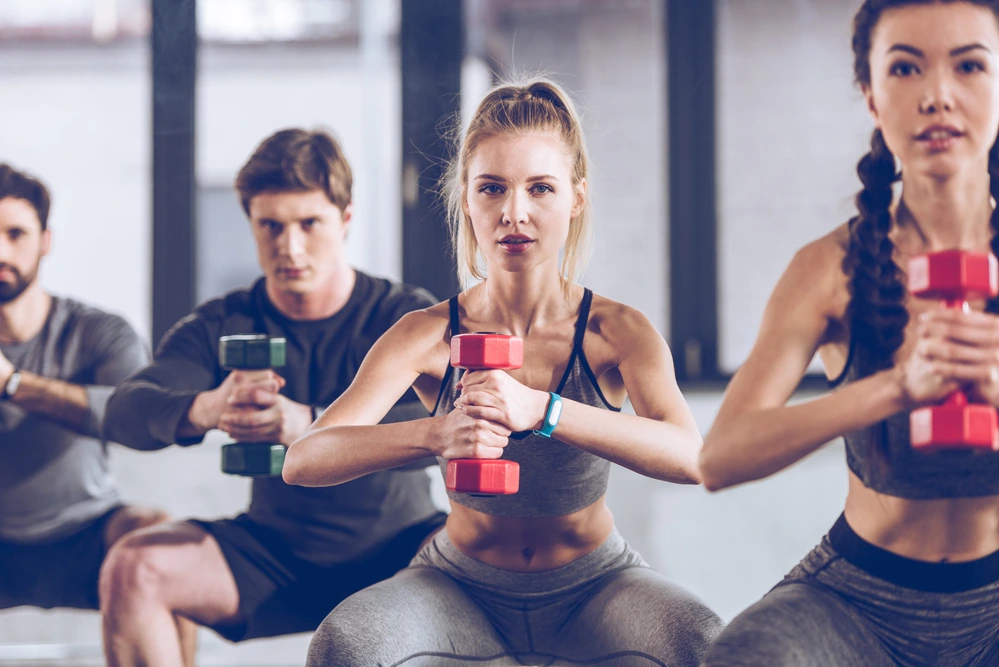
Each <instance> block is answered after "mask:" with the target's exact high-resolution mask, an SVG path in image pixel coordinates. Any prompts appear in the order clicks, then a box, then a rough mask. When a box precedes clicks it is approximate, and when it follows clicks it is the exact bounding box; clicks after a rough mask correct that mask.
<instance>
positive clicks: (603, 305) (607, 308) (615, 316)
mask: <svg viewBox="0 0 999 667" xmlns="http://www.w3.org/2000/svg"><path fill="white" fill-rule="evenodd" d="M587 332H588V333H589V332H592V333H595V334H597V335H598V336H600V337H601V338H603V339H604V340H606V341H608V342H610V343H612V344H614V345H615V346H618V345H628V344H629V343H630V342H632V341H634V340H635V339H636V338H641V337H645V336H658V337H661V334H660V333H659V331H658V329H656V326H655V325H654V324H653V323H652V320H650V319H649V317H648V315H646V314H645V313H643V312H642V311H641V310H639V309H638V308H635V307H634V306H629V305H628V304H625V303H621V302H620V301H615V300H614V299H611V298H608V297H605V296H601V295H599V294H594V295H593V301H592V303H591V305H590V317H589V320H588V322H587Z"/></svg>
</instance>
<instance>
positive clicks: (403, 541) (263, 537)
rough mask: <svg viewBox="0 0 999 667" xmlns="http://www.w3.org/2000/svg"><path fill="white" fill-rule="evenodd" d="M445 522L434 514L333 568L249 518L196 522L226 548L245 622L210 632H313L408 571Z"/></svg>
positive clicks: (243, 636)
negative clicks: (340, 608) (365, 591)
mask: <svg viewBox="0 0 999 667" xmlns="http://www.w3.org/2000/svg"><path fill="white" fill-rule="evenodd" d="M446 518H447V515H446V514H443V513H438V514H435V515H434V516H433V517H431V518H430V519H428V520H426V521H424V522H423V523H418V524H416V525H413V526H410V527H409V528H406V529H405V530H403V531H400V532H399V533H398V534H397V535H396V536H395V537H393V538H392V539H391V540H389V541H388V542H386V543H385V544H384V545H382V547H381V548H380V549H379V550H378V551H376V552H374V553H370V554H367V555H366V556H365V557H364V558H363V559H360V560H356V561H348V562H345V563H337V564H336V565H330V566H320V565H316V564H315V563H310V562H309V561H306V560H303V559H301V558H299V557H298V556H296V555H295V554H293V553H292V550H291V548H290V547H289V545H288V542H287V539H286V538H284V537H283V536H281V535H279V534H278V533H276V532H275V531H274V530H273V529H271V528H267V527H265V526H261V525H260V524H258V523H257V522H255V521H253V520H252V519H251V518H250V517H249V516H247V515H246V514H241V515H239V516H237V517H236V518H234V519H222V520H219V521H198V520H192V521H191V523H193V524H195V525H197V526H199V527H200V528H203V529H204V530H206V531H207V532H208V533H209V534H210V535H211V536H212V537H214V538H215V540H216V541H217V542H218V543H219V546H220V547H221V548H222V555H223V556H224V557H225V559H226V561H227V562H228V564H229V569H230V570H231V571H232V575H233V578H234V579H235V580H236V589H237V590H238V591H239V610H240V612H241V613H242V615H243V618H245V619H246V621H245V623H240V624H239V625H225V626H222V625H215V626H210V627H211V628H212V630H214V631H215V632H217V633H218V634H220V635H221V636H222V637H224V638H226V639H228V640H229V641H233V642H238V641H244V640H247V639H256V638H259V637H276V636H278V635H288V634H293V633H296V632H312V631H314V630H315V629H316V628H317V627H319V624H320V623H321V622H322V621H323V619H324V618H326V616H327V615H328V614H329V613H330V612H331V611H333V608H334V607H336V606H337V605H338V604H340V602H341V601H343V600H344V599H346V598H347V597H349V596H351V595H353V594H354V593H356V592H357V591H359V590H361V589H362V588H367V587H368V586H371V585H372V584H375V583H378V582H379V581H382V580H384V579H388V578H389V577H391V576H392V575H394V574H395V573H396V572H398V571H399V570H401V569H402V568H404V567H406V566H407V565H409V561H410V560H412V558H413V556H415V555H416V552H417V550H418V549H419V546H420V544H421V543H422V542H423V540H424V539H426V537H427V536H428V535H430V534H431V533H432V532H434V531H435V530H437V529H438V528H439V527H441V526H442V525H444V521H445V520H446Z"/></svg>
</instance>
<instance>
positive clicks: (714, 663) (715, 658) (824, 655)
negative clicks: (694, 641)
mask: <svg viewBox="0 0 999 667" xmlns="http://www.w3.org/2000/svg"><path fill="white" fill-rule="evenodd" d="M997 582H999V553H996V554H993V555H990V556H986V557H985V558H981V559H979V560H976V561H972V562H970V563H949V564H938V563H926V562H922V561H914V560H910V559H908V558H902V557H901V556H897V555H895V554H893V553H891V552H888V551H885V550H883V549H880V548H878V547H876V546H874V545H873V544H870V543H868V542H865V541H863V540H862V539H861V538H860V537H859V536H857V535H856V533H854V532H853V531H852V530H851V529H850V527H849V526H848V525H847V523H846V520H845V519H844V518H843V517H840V520H839V521H837V523H836V525H835V526H834V527H833V530H832V531H830V533H829V535H827V536H826V537H825V538H823V540H822V543H821V544H819V546H818V547H816V548H815V549H814V550H813V551H812V553H810V554H809V555H808V556H806V557H805V559H804V560H803V561H801V563H800V564H799V565H798V566H797V567H795V568H794V569H793V570H792V571H791V572H790V574H788V575H787V577H785V578H784V581H782V582H781V583H780V584H778V585H777V586H776V587H775V588H774V589H773V590H772V591H771V592H770V593H768V594H767V595H766V596H765V597H764V598H763V599H762V600H760V601H759V602H758V603H756V604H754V605H753V606H752V607H750V608H749V609H747V610H746V611H744V612H743V613H742V614H740V615H739V616H738V617H737V618H736V619H735V620H733V621H732V623H731V624H730V625H729V626H728V627H727V628H726V629H725V631H724V632H722V634H721V636H720V637H719V638H718V640H717V641H716V642H715V643H714V645H713V646H711V648H710V649H708V653H707V655H706V656H705V659H704V663H703V664H704V665H705V666H706V667H733V666H746V667H749V666H753V667H756V666H760V667H763V666H766V667H791V666H792V665H793V667H820V666H822V667H825V666H826V665H835V666H836V667H898V666H902V667H923V666H925V665H934V666H938V667H945V666H946V667H986V666H988V667H995V666H996V665H999V583H997Z"/></svg>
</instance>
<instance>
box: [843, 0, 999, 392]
mask: <svg viewBox="0 0 999 667" xmlns="http://www.w3.org/2000/svg"><path fill="white" fill-rule="evenodd" d="M934 2H944V3H950V2H969V3H970V4H973V5H977V6H980V7H986V8H989V9H991V10H992V11H993V12H994V13H995V15H996V18H997V20H999V2H997V1H996V0H991V1H988V0H866V1H865V2H864V4H863V5H862V6H861V7H860V9H859V10H858V11H857V14H856V16H854V19H853V56H854V61H853V72H854V78H855V80H856V83H858V84H859V85H861V86H864V87H866V86H870V85H871V66H870V55H871V38H872V34H873V33H874V29H875V27H877V24H878V21H880V19H881V16H882V14H883V13H884V11H885V10H888V9H893V8H895V7H904V6H907V5H927V4H933V3H934ZM857 175H858V176H859V177H860V182H861V183H863V186H864V187H863V189H862V190H861V191H860V192H858V193H857V198H856V203H857V211H858V214H857V215H856V216H855V217H854V218H852V219H851V220H850V222H849V229H850V245H849V250H848V253H847V256H846V261H845V265H844V266H845V269H846V271H847V273H848V275H849V276H850V307H849V320H850V330H851V337H852V338H853V339H854V345H855V346H856V352H858V353H861V355H862V356H861V359H862V362H861V363H862V366H861V367H862V368H863V369H864V371H865V372H875V371H878V370H883V369H885V368H889V367H890V366H892V364H893V360H894V356H895V352H897V351H898V349H899V347H901V345H902V340H903V338H904V332H905V326H906V324H908V322H909V313H908V311H906V309H905V305H904V301H905V295H906V288H905V284H904V282H903V278H904V273H903V272H902V270H901V269H900V268H899V267H898V265H897V264H895V261H894V250H895V244H894V243H893V242H892V241H891V239H890V238H889V236H888V234H889V232H890V231H891V226H892V216H891V212H890V207H891V203H892V185H893V184H894V183H895V182H896V181H897V180H899V178H901V174H900V173H898V172H897V171H896V169H895V156H894V155H892V153H891V151H890V150H888V146H887V145H886V144H885V140H884V136H882V134H881V131H880V130H875V131H874V134H873V136H872V137H871V150H870V152H869V153H867V154H866V155H865V156H864V157H862V158H861V159H860V162H859V163H858V164H857ZM989 175H990V177H991V185H990V190H991V192H992V196H993V197H994V198H995V199H996V200H997V201H999V142H997V143H996V144H993V146H992V149H991V150H990V151H989ZM992 229H993V232H994V235H993V237H992V252H993V253H995V254H996V255H999V234H996V233H995V232H997V231H999V209H997V210H996V211H995V212H993V215H992ZM988 310H989V311H990V312H999V301H997V300H996V299H992V300H991V301H990V302H989V304H988Z"/></svg>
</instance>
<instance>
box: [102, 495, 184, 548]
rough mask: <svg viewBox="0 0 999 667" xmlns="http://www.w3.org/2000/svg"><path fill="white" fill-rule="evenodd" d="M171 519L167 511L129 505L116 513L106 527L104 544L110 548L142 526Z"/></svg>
mask: <svg viewBox="0 0 999 667" xmlns="http://www.w3.org/2000/svg"><path fill="white" fill-rule="evenodd" d="M168 521H170V515H169V514H167V513H166V512H164V511H162V510H158V509H153V508H151V507H137V506H135V505H129V506H126V507H122V508H121V509H120V510H118V511H117V512H115V513H114V515H113V516H112V517H111V519H110V520H109V521H108V522H107V526H106V527H105V528H104V544H105V545H106V547H107V548H108V549H110V548H111V547H112V546H114V543H115V542H117V541H118V540H120V539H121V538H122V537H124V536H125V535H128V534H129V533H133V532H135V531H136V530H140V529H142V528H148V527H150V526H156V525H158V524H161V523H166V522H168Z"/></svg>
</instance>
